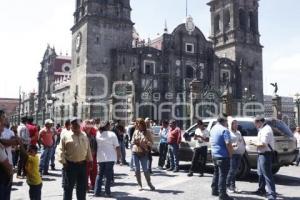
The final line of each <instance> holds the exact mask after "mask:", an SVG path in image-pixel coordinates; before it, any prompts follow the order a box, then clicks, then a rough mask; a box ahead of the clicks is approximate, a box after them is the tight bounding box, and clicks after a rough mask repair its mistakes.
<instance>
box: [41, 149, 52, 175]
mask: <svg viewBox="0 0 300 200" xmlns="http://www.w3.org/2000/svg"><path fill="white" fill-rule="evenodd" d="M51 152H52V147H44V148H43V152H42V155H41V162H40V171H41V172H44V173H47V172H48V168H49V162H50V159H51Z"/></svg>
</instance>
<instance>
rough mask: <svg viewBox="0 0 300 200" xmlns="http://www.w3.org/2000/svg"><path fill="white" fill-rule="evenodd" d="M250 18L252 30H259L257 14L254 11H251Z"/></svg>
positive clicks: (254, 31)
mask: <svg viewBox="0 0 300 200" xmlns="http://www.w3.org/2000/svg"><path fill="white" fill-rule="evenodd" d="M249 19H250V31H251V32H253V33H256V32H257V22H256V16H255V14H254V13H253V12H250V13H249Z"/></svg>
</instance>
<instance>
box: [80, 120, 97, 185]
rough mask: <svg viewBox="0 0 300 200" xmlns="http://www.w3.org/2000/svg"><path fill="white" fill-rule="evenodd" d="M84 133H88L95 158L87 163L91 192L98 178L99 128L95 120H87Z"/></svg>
mask: <svg viewBox="0 0 300 200" xmlns="http://www.w3.org/2000/svg"><path fill="white" fill-rule="evenodd" d="M83 131H84V132H85V133H86V135H87V137H88V139H89V142H90V147H91V152H92V156H93V161H92V162H88V163H87V177H88V179H90V181H91V182H90V184H89V183H88V182H89V180H87V185H88V188H89V189H90V190H94V187H95V182H96V177H97V156H96V155H97V141H96V135H97V131H98V130H97V128H96V126H95V124H94V121H93V120H86V121H85V123H84V126H83Z"/></svg>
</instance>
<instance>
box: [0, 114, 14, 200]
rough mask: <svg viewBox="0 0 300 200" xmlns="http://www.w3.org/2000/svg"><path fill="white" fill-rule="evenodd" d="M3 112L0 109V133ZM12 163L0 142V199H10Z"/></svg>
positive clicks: (3, 123) (0, 131)
mask: <svg viewBox="0 0 300 200" xmlns="http://www.w3.org/2000/svg"><path fill="white" fill-rule="evenodd" d="M4 127H5V113H4V111H2V110H0V133H2V132H3V131H4ZM12 175H13V171H12V165H11V164H10V163H9V160H8V155H7V151H6V149H5V146H4V145H2V144H1V143H0V199H5V200H6V199H10V191H11V183H12V181H11V180H12Z"/></svg>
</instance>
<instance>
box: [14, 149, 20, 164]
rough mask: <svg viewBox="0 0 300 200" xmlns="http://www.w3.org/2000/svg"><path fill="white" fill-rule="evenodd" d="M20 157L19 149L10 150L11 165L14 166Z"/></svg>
mask: <svg viewBox="0 0 300 200" xmlns="http://www.w3.org/2000/svg"><path fill="white" fill-rule="evenodd" d="M19 157H20V150H14V151H12V159H13V166H14V167H16V166H17V164H18V160H19Z"/></svg>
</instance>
